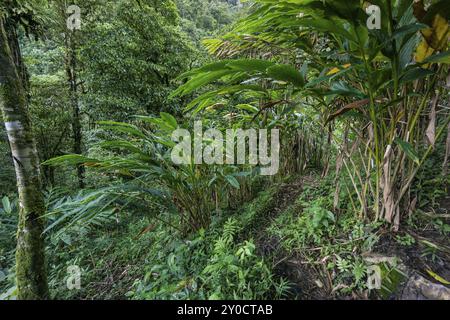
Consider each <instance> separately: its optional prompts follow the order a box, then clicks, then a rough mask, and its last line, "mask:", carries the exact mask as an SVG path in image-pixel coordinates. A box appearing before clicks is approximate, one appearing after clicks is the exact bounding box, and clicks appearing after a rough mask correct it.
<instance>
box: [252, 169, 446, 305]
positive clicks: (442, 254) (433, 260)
mask: <svg viewBox="0 0 450 320" xmlns="http://www.w3.org/2000/svg"><path fill="white" fill-rule="evenodd" d="M318 178H319V177H318V176H317V175H314V174H310V175H307V176H302V177H297V178H295V179H291V180H289V181H288V182H285V183H282V184H281V186H280V187H279V189H278V192H277V193H276V194H275V195H274V202H272V207H271V208H270V210H269V212H268V214H267V215H266V217H265V222H264V223H263V224H261V225H260V229H259V230H258V232H257V234H256V235H255V239H256V245H257V251H258V253H259V254H260V255H262V256H264V257H270V258H271V259H272V260H273V261H272V265H273V268H274V272H275V274H276V275H277V276H279V277H283V278H285V279H288V280H289V282H290V284H291V290H290V294H289V297H288V298H291V299H292V298H294V299H330V298H338V299H361V298H362V299H365V298H369V295H370V293H368V292H364V293H363V294H356V293H355V292H352V293H351V294H344V295H339V294H335V293H336V291H337V290H338V289H339V288H340V287H343V285H342V284H339V285H337V286H334V285H333V280H332V275H331V274H330V272H329V271H327V270H326V268H325V264H324V263H323V262H325V261H324V260H326V259H324V260H322V263H311V261H310V260H309V259H305V252H304V251H305V248H303V250H302V251H303V252H299V251H297V250H294V251H293V252H292V251H291V252H288V251H286V250H284V249H283V248H282V241H285V240H286V239H280V238H279V237H276V236H273V235H271V234H270V232H268V230H267V229H268V228H269V227H270V225H271V224H272V223H273V222H274V220H275V219H276V218H277V217H279V216H280V215H283V214H285V213H286V212H287V211H289V208H290V207H292V206H293V205H294V204H295V202H296V200H297V198H298V197H299V196H300V195H301V194H302V191H303V190H304V189H305V187H308V188H310V189H312V190H316V191H317V189H318V188H320V184H319V182H318ZM313 193H314V192H313ZM294 206H295V205H294ZM300 211H301V208H300ZM430 211H431V212H435V214H434V216H433V217H434V218H442V219H443V220H439V221H442V224H444V225H445V224H448V223H449V222H450V219H449V218H450V216H449V213H450V193H449V194H448V195H447V196H446V197H445V198H443V199H442V200H441V201H440V202H439V206H438V208H437V209H436V210H433V209H431V208H430ZM299 214H301V213H299ZM427 215H430V214H427ZM401 235H407V237H410V239H411V240H410V242H411V243H406V244H405V243H402V241H399V239H401ZM306 250H311V251H316V250H320V248H317V247H314V246H312V247H310V248H307V249H306ZM362 255H365V256H370V257H372V259H374V257H376V258H375V260H376V259H381V260H384V259H388V260H389V259H396V260H397V261H398V262H397V263H398V264H399V266H398V268H399V271H400V273H404V275H403V276H401V277H400V278H399V279H396V280H395V281H397V282H396V283H393V285H396V286H397V288H395V289H394V288H390V290H389V291H388V293H387V294H386V293H385V292H382V291H380V292H377V293H376V294H375V295H373V294H372V295H370V296H371V297H379V298H381V297H382V298H388V299H402V298H422V299H426V298H427V297H424V296H419V297H418V296H416V297H411V296H408V295H411V293H410V292H406V291H407V290H408V288H406V287H407V286H408V281H409V280H410V279H411V278H413V277H414V276H417V275H419V276H420V277H423V278H424V279H426V280H427V281H430V283H432V284H436V285H446V287H447V288H450V283H448V282H447V281H446V280H445V279H450V239H449V237H448V234H447V233H445V232H441V231H440V230H439V228H436V226H435V225H433V224H429V223H426V224H422V225H417V224H416V225H414V226H406V227H405V228H404V229H402V230H401V231H400V232H399V234H397V235H395V234H392V233H391V232H389V230H388V229H384V230H383V229H382V230H381V232H380V237H379V240H378V242H377V244H376V245H375V246H374V248H373V251H372V252H370V253H369V252H363V253H362ZM306 258H307V254H306ZM308 260H309V261H308ZM391 271H392V270H391Z"/></svg>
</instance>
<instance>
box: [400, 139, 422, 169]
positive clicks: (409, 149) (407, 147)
mask: <svg viewBox="0 0 450 320" xmlns="http://www.w3.org/2000/svg"><path fill="white" fill-rule="evenodd" d="M394 142H395V143H396V144H397V145H398V146H399V147H400V149H402V151H403V152H404V153H405V154H406V155H407V156H408V158H409V159H411V160H412V161H414V162H415V163H416V164H420V159H419V155H418V154H417V152H416V150H414V147H413V146H412V145H411V144H410V143H409V142H406V141H403V140H401V139H399V138H396V139H395V141H394Z"/></svg>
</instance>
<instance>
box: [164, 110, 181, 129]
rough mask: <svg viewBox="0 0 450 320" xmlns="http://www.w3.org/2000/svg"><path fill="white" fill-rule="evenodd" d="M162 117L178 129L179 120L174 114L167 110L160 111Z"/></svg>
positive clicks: (173, 127)
mask: <svg viewBox="0 0 450 320" xmlns="http://www.w3.org/2000/svg"><path fill="white" fill-rule="evenodd" d="M160 116H161V119H163V120H164V122H165V123H167V124H168V125H169V126H170V127H171V128H172V129H174V130H175V129H176V128H177V127H178V123H177V120H176V119H175V117H174V116H172V115H171V114H169V113H166V112H160Z"/></svg>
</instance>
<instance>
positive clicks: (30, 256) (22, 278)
mask: <svg viewBox="0 0 450 320" xmlns="http://www.w3.org/2000/svg"><path fill="white" fill-rule="evenodd" d="M16 42H17V38H16V33H15V30H14V26H13V25H12V24H10V23H7V21H6V20H5V19H4V18H0V108H1V110H2V114H3V120H4V122H5V127H6V131H7V135H8V140H9V143H10V146H11V153H12V158H13V161H14V167H15V171H16V179H17V188H18V193H19V224H18V230H17V249H16V277H17V287H18V295H19V296H18V297H19V299H46V298H48V285H47V274H46V264H45V255H44V239H43V237H42V231H43V227H44V224H43V220H42V219H41V218H42V215H43V214H44V212H45V206H44V199H43V194H42V190H41V179H40V172H39V160H38V155H37V150H36V145H35V141H34V138H33V133H32V129H31V123H30V119H29V115H28V110H27V96H26V89H25V84H24V83H23V77H21V70H18V68H20V66H21V65H22V61H21V57H20V52H18V50H17V48H16V47H15V46H14V43H16Z"/></svg>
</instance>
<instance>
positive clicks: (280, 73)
mask: <svg viewBox="0 0 450 320" xmlns="http://www.w3.org/2000/svg"><path fill="white" fill-rule="evenodd" d="M267 75H268V76H269V77H271V78H272V79H275V80H279V81H285V82H289V83H292V84H293V85H295V86H296V87H303V86H304V84H305V81H304V79H303V77H302V75H301V73H300V72H298V71H297V69H295V68H294V67H293V66H291V65H287V64H281V65H275V66H272V67H270V68H268V69H267Z"/></svg>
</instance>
